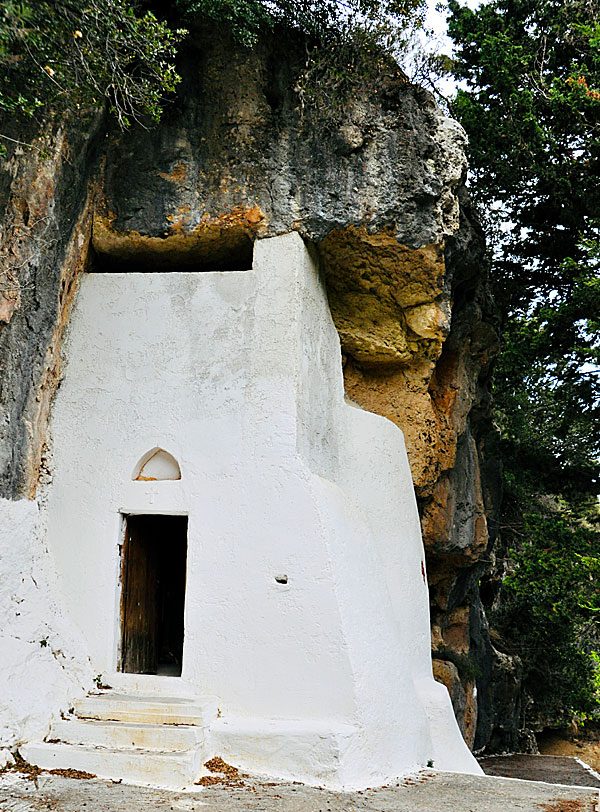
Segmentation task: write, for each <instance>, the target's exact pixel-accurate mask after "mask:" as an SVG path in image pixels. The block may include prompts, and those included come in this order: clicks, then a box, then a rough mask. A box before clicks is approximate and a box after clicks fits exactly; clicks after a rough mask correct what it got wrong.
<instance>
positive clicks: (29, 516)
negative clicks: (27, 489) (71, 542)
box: [0, 499, 92, 748]
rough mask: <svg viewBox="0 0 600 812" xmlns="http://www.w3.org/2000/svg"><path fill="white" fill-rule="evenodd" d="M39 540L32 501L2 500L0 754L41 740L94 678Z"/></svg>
mask: <svg viewBox="0 0 600 812" xmlns="http://www.w3.org/2000/svg"><path fill="white" fill-rule="evenodd" d="M43 539H44V528H43V515H41V514H40V508H39V504H38V503H37V502H36V501H29V500H26V499H23V500H18V501H8V500H0V617H1V618H2V624H1V626H0V664H1V666H2V667H1V668H0V748H3V747H10V748H14V747H16V746H17V745H19V744H21V743H22V742H24V741H28V740H30V739H35V738H40V737H42V736H44V735H45V734H46V730H47V726H48V723H49V721H50V718H51V716H52V715H53V713H56V712H57V711H58V710H59V709H61V708H62V709H63V710H65V711H66V710H67V709H68V708H69V706H70V705H71V701H72V699H73V697H74V696H76V695H77V694H78V693H79V694H81V693H82V692H83V686H85V685H89V684H90V682H91V678H92V673H91V667H90V664H89V662H88V660H87V657H86V656H85V651H84V648H83V646H82V644H81V641H77V640H76V639H74V637H73V635H72V634H71V632H70V630H69V628H68V624H67V623H66V621H65V618H64V616H63V613H62V610H61V607H60V596H59V594H58V590H57V584H56V574H55V572H54V567H53V562H52V559H51V558H50V556H49V555H48V551H47V550H46V549H45V546H44V540H43Z"/></svg>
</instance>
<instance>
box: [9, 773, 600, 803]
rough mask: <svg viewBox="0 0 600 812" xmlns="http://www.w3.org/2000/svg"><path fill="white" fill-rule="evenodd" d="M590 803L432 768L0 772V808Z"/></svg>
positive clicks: (578, 793) (547, 789)
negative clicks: (210, 780) (332, 786)
mask: <svg viewBox="0 0 600 812" xmlns="http://www.w3.org/2000/svg"><path fill="white" fill-rule="evenodd" d="M597 803H598V790H594V789H587V788H580V787H577V788H576V787H564V786H556V785H551V784H545V783H538V782H533V781H517V780H513V779H509V778H495V777H491V776H483V777H477V776H468V775H460V774H452V773H436V772H435V771H433V770H428V771H423V772H421V773H419V774H418V775H416V776H414V777H412V778H405V779H404V780H402V781H401V782H400V784H399V785H395V786H387V787H380V788H375V789H369V790H365V791H363V792H352V793H342V792H330V791H328V790H321V789H318V788H316V787H308V786H305V785H302V784H290V783H279V782H274V781H268V780H264V779H257V778H250V777H247V776H241V777H225V778H224V779H222V782H220V783H217V784H214V785H212V786H206V787H198V789H194V790H193V791H189V792H169V791H166V790H159V789H150V788H144V787H134V786H127V785H125V784H117V783H114V782H112V781H104V780H99V779H77V778H67V777H64V776H60V775H50V774H48V773H41V774H39V775H37V776H35V775H34V776H28V775H26V774H23V773H19V772H5V773H4V774H2V775H0V812H40V811H43V810H54V811H55V812H597V810H598V806H597Z"/></svg>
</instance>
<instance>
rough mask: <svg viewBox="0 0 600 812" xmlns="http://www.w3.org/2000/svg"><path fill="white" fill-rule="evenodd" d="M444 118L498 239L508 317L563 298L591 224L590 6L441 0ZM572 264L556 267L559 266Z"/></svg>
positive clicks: (597, 181) (594, 48)
mask: <svg viewBox="0 0 600 812" xmlns="http://www.w3.org/2000/svg"><path fill="white" fill-rule="evenodd" d="M449 7H450V11H451V18H450V22H449V33H450V35H451V37H452V38H453V40H454V41H455V43H456V47H457V58H456V62H455V75H456V77H457V78H458V79H461V80H464V82H465V85H466V86H465V88H464V89H462V90H459V92H458V95H457V97H456V100H455V102H454V104H453V110H454V112H455V114H456V115H457V117H458V118H459V120H460V121H461V122H462V124H463V125H464V126H465V128H466V130H467V132H468V134H469V144H470V145H469V151H470V158H471V165H472V171H473V173H474V177H475V183H474V188H475V190H476V195H477V197H478V199H479V201H480V203H481V205H482V208H483V209H484V210H485V209H487V210H488V219H489V220H491V221H492V223H493V224H494V225H496V226H497V225H498V223H499V222H501V223H502V228H503V231H502V233H500V234H497V235H496V246H495V248H496V262H495V273H496V278H497V280H498V281H499V283H500V284H499V285H498V292H499V294H501V293H502V291H506V295H505V296H502V303H503V305H504V308H505V310H506V311H510V310H514V309H515V308H517V307H519V306H521V307H522V308H525V309H526V308H527V307H528V305H529V302H530V301H531V299H532V298H534V297H535V296H537V295H538V294H539V292H540V291H544V292H545V293H547V292H549V291H552V290H558V291H561V292H563V291H566V290H568V288H569V286H570V284H571V282H572V280H573V273H577V271H578V269H579V267H580V263H581V262H585V251H584V249H583V245H584V244H585V241H586V240H588V239H590V238H592V239H595V238H597V229H596V224H597V222H598V219H599V218H600V48H599V41H600V39H599V38H600V12H599V9H600V6H599V4H598V0H571V2H567V3H564V2H562V0H492V2H490V3H486V4H482V6H481V7H480V8H479V9H477V10H476V11H471V10H470V9H468V8H465V7H460V6H459V4H458V2H457V0H449ZM567 259H569V260H571V261H572V262H573V263H574V264H572V265H571V266H566V265H565V260H567Z"/></svg>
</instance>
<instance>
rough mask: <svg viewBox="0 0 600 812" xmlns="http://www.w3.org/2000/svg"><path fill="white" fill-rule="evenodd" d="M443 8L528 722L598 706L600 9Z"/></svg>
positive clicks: (554, 1)
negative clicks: (475, 221)
mask: <svg viewBox="0 0 600 812" xmlns="http://www.w3.org/2000/svg"><path fill="white" fill-rule="evenodd" d="M449 8H450V15H451V16H450V21H449V32H450V35H451V37H452V38H453V40H454V42H455V45H456V59H455V64H454V73H455V76H456V78H457V79H460V80H461V81H462V87H461V89H460V90H459V91H458V93H457V96H456V99H455V100H454V103H453V105H452V109H453V111H454V113H455V115H456V116H457V117H458V118H459V120H460V121H461V123H462V124H463V126H464V127H465V129H466V130H467V133H468V136H469V152H470V156H469V157H470V163H471V170H472V173H473V190H474V194H475V197H476V200H477V202H478V204H479V208H480V211H481V214H482V217H483V219H484V221H485V224H486V225H487V229H488V233H489V234H490V235H491V241H492V249H493V265H492V285H493V288H494V292H495V297H496V300H497V302H498V303H499V304H500V307H501V310H502V314H503V317H504V347H503V349H502V351H501V353H500V357H499V359H498V362H497V366H496V371H495V379H494V390H495V399H496V411H497V417H498V422H499V425H500V428H501V432H502V451H503V459H504V464H505V486H506V487H505V498H504V504H503V511H502V512H503V515H502V536H503V539H504V542H505V543H506V544H507V545H508V546H512V547H513V549H514V552H513V563H514V566H515V570H514V572H513V575H512V576H511V578H510V579H509V580H508V581H507V582H506V583H505V585H504V587H503V590H502V593H501V601H500V606H501V607H502V606H504V609H502V610H501V612H500V615H499V616H498V618H497V621H498V622H499V623H500V625H501V626H502V629H503V632H504V634H505V637H506V638H507V639H508V640H509V641H510V643H511V645H512V646H513V648H515V649H516V650H517V651H518V652H519V653H520V654H521V656H522V658H523V663H524V671H525V689H526V692H527V693H528V694H529V696H530V697H531V698H533V700H534V707H533V712H534V713H535V712H541V713H543V714H544V715H546V714H550V716H554V717H556V718H558V717H559V716H561V715H564V714H563V712H570V711H573V712H577V711H582V712H586V713H587V712H589V711H590V709H591V708H592V707H595V705H596V703H597V698H598V693H597V690H596V683H595V680H596V679H597V669H596V668H595V667H594V666H593V663H592V660H591V659H590V652H591V651H592V650H593V649H594V647H595V646H596V645H597V637H598V628H597V622H596V619H595V618H596V611H597V609H598V607H597V600H596V596H595V594H594V587H593V577H594V575H596V574H597V561H598V555H599V554H600V537H599V530H598V524H597V521H598V516H597V501H596V494H597V493H598V489H599V487H598V486H599V483H600V376H599V373H600V321H599V316H598V314H599V313H600V273H599V272H600V230H599V225H598V224H599V223H600V5H599V3H598V0H591V2H590V0H569V2H566V3H564V2H562V1H561V2H559V0H490V2H489V3H484V4H482V5H481V6H480V7H479V8H478V9H477V10H474V11H472V10H470V9H468V8H466V7H461V6H460V5H459V3H458V2H457V0H449Z"/></svg>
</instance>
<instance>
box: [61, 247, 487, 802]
mask: <svg viewBox="0 0 600 812" xmlns="http://www.w3.org/2000/svg"><path fill="white" fill-rule="evenodd" d="M67 358H68V365H67V369H66V375H65V379H64V381H63V384H62V386H61V388H60V390H59V393H58V395H57V399H56V403H55V407H54V412H53V420H52V435H53V442H54V460H55V465H54V477H53V485H52V488H51V492H50V496H49V502H48V512H47V521H48V536H47V538H48V544H49V546H50V547H51V549H52V552H53V555H54V557H55V561H56V564H57V569H58V571H59V573H60V577H61V583H62V591H63V595H64V600H65V603H66V605H67V606H68V610H69V613H70V616H71V618H72V620H73V622H74V623H76V624H77V626H78V629H79V630H80V632H81V634H82V635H83V637H84V638H85V640H86V642H87V647H88V651H89V654H90V657H91V660H92V663H93V666H94V670H95V671H96V672H101V673H103V674H104V675H106V676H107V677H108V678H109V679H111V672H114V669H115V668H116V662H117V647H118V637H119V630H118V607H119V603H118V599H119V596H118V589H117V583H118V574H119V544H120V540H121V536H120V527H121V522H122V518H121V516H122V514H123V513H133V512H143V513H150V512H158V513H185V514H188V515H189V540H188V575H187V579H188V580H187V593H186V595H187V597H186V609H185V648H184V664H183V682H184V683H185V685H186V686H187V687H188V689H191V690H194V691H196V692H198V693H199V694H209V695H214V696H216V697H218V699H219V703H220V707H221V710H222V713H223V723H222V727H221V728H219V725H217V726H216V728H215V737H216V738H215V741H219V742H220V743H221V744H222V746H223V747H226V746H230V747H232V746H233V745H232V744H231V742H234V741H235V742H237V745H236V746H237V749H238V752H237V756H236V753H235V752H233V756H234V757H237V760H238V762H239V763H241V764H243V765H244V766H246V767H248V768H250V769H252V768H255V769H263V770H265V771H267V772H271V773H273V774H278V775H289V771H290V769H292V767H286V764H289V763H290V761H293V759H290V751H288V752H287V753H285V752H284V751H285V748H283V749H282V748H281V747H278V746H277V745H276V742H277V741H278V736H279V738H280V739H281V738H282V737H283V740H285V741H288V742H291V741H292V740H294V741H296V740H297V741H299V742H304V745H301V744H300V745H298V746H299V747H301V746H305V749H306V748H307V747H308V745H307V744H306V743H307V742H309V741H310V735H309V734H308V732H307V731H308V730H312V731H313V732H312V734H311V735H312V736H313V741H315V740H316V739H319V741H329V742H330V744H331V748H330V750H331V752H333V750H335V755H334V756H331V754H330V756H331V758H333V759H334V760H336V763H337V767H336V776H335V778H334V779H331V780H330V781H329V782H330V783H332V782H333V783H334V784H335V783H336V782H337V784H338V785H346V786H357V785H361V784H362V785H366V784H369V783H373V782H375V781H381V780H387V779H389V778H393V777H395V776H396V775H399V774H401V773H403V772H406V771H408V770H410V769H413V768H415V767H418V766H423V765H424V764H425V763H426V762H427V760H428V759H430V758H432V757H434V754H435V753H437V750H436V746H437V745H436V742H439V741H441V740H442V738H443V740H444V742H445V744H444V747H443V748H442V749H441V751H440V754H439V755H438V756H437V758H438V761H437V762H436V766H437V767H441V768H444V767H447V768H449V769H464V770H467V771H477V770H478V768H477V766H476V763H475V761H474V760H473V759H472V756H471V755H470V754H469V753H468V750H467V748H466V746H465V745H464V742H463V741H462V739H461V737H460V734H459V732H458V728H457V726H456V723H455V721H454V717H453V714H452V710H451V707H450V702H449V699H448V698H447V694H446V693H445V689H443V688H442V687H441V686H437V685H436V684H435V683H434V682H433V678H432V675H431V664H430V660H429V617H428V600H427V587H426V583H425V580H424V578H423V576H422V569H421V567H422V562H423V561H424V555H423V549H422V543H421V538H420V530H419V524H418V516H417V512H416V505H415V503H414V495H413V488H412V481H411V477H410V471H409V469H408V463H407V460H406V454H405V451H404V446H403V441H402V435H401V433H400V431H399V430H398V429H397V428H396V427H395V426H393V425H392V424H391V423H389V422H388V421H386V420H384V419H383V418H380V417H377V416H375V415H370V414H368V413H366V412H363V411H361V410H358V409H356V408H355V407H352V406H349V405H347V404H345V403H344V393H343V380H342V371H341V358H340V349H339V341H338V337H337V333H336V331H335V327H334V325H333V323H332V321H331V317H330V314H329V310H328V306H327V300H326V296H325V293H324V291H323V289H322V286H321V284H320V281H319V277H318V273H317V271H316V268H315V266H314V264H313V262H312V261H311V258H310V256H309V253H308V252H307V250H306V249H305V247H304V245H303V243H302V241H301V239H300V238H299V237H298V236H297V235H293V234H290V235H286V236H284V237H278V238H274V239H270V240H265V241H262V242H259V243H258V244H257V247H256V250H255V261H254V270H253V271H248V272H244V273H240V272H235V273H166V274H155V273H153V274H139V273H130V274H95V275H94V274H93V275H89V276H88V277H86V278H85V279H84V280H83V283H82V287H81V290H80V293H79V298H78V301H77V304H76V308H75V313H74V316H73V321H72V325H71V329H70V336H69V340H68V343H67ZM154 447H161V448H164V449H166V450H167V451H168V452H169V453H171V454H173V456H174V457H175V458H176V459H177V461H178V462H179V465H180V468H181V480H179V481H165V482H133V481H131V475H132V471H133V470H134V468H135V465H136V463H137V462H138V460H139V459H140V458H141V457H142V456H143V455H144V454H145V453H146V452H147V451H149V450H150V449H151V448H154ZM281 574H285V575H287V576H288V583H287V584H286V585H282V584H279V583H277V582H276V581H275V576H278V575H281ZM112 677H113V678H114V679H118V677H117V675H114V674H113V675H112ZM127 677H129V675H121V678H120V682H121V684H122V683H123V680H124V679H125V681H126V678H127ZM165 679H166V683H168V686H167V687H165V690H167V689H170V686H173V685H174V683H173V682H169V678H165ZM171 679H172V678H171ZM139 682H140V680H137V683H139ZM177 682H179V681H177ZM155 684H156V680H154V682H153V685H155ZM440 688H441V691H442V692H443V694H440V692H439V690H438V689H440ZM423 697H425V701H423ZM429 705H431V707H429ZM432 708H433V709H434V710H433V711H432ZM228 720H229V721H228ZM244 720H245V721H244ZM227 724H229V725H230V727H229V728H227ZM236 725H237V727H236ZM261 725H262V727H261ZM298 725H300V727H298ZM219 730H220V733H219ZM261 730H262V734H261V732H260V731H261ZM290 730H293V731H295V732H294V733H293V735H292V733H289V731H290ZM324 730H329V731H330V732H329V734H328V736H329V738H328V737H327V735H326V734H324V733H323V731H324ZM228 731H229V733H228ZM232 731H233V732H232ZM244 731H245V732H244ZM249 731H250V732H249ZM251 731H254V733H251ZM274 731H275V732H274ZM276 731H279V733H278V734H276ZM285 731H288V733H289V735H284V732H285ZM305 734H306V735H305ZM442 734H443V735H442ZM228 735H229V738H227V736H228ZM219 736H220V737H221V738H219ZM252 736H254V738H255V739H256V737H257V736H258V738H259V739H261V736H262V739H261V740H262V741H267V740H268V741H269V742H270V745H269V746H266V747H265V748H264V752H262V753H261V755H260V758H259V756H258V755H256V750H257V748H255V747H250V746H249V744H248V742H250V741H251V740H252ZM303 737H304V738H303ZM227 741H228V742H229V745H227V744H226V742H227ZM244 742H246V744H244ZM332 743H333V744H332ZM244 748H246V750H244ZM325 749H326V750H327V747H326V748H325ZM438 749H439V748H438ZM251 751H254V755H253V752H251ZM328 752H329V751H328ZM330 756H327V757H328V758H329V757H330ZM323 758H325V756H323ZM253 759H254V760H253ZM440 759H441V760H442V761H443V762H444V763H440ZM297 769H298V771H299V772H300V773H301V774H298V773H296V774H295V777H296V778H298V779H301V780H309V781H311V780H312V781H317V782H318V781H320V780H323V775H322V769H321V767H320V766H319V765H317V764H313V763H312V762H311V761H310V759H308V761H306V762H305V763H304V764H303V766H298V768H297ZM286 770H287V772H286Z"/></svg>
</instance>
